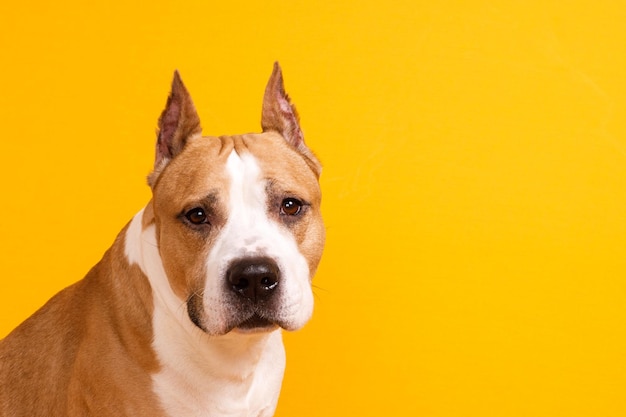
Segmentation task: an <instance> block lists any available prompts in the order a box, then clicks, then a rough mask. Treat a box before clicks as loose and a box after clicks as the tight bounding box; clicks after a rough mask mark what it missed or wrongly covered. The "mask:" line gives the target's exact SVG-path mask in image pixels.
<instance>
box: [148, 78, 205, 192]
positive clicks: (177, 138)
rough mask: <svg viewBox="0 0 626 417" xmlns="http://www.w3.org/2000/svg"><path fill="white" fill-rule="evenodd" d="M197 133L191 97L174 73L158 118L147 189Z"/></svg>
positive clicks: (198, 128)
mask: <svg viewBox="0 0 626 417" xmlns="http://www.w3.org/2000/svg"><path fill="white" fill-rule="evenodd" d="M201 132H202V128H201V127H200V118H199V117H198V113H197V112H196V108H195V106H194V105H193V101H192V100H191V96H190V95H189V92H188V91H187V89H186V88H185V85H184V84H183V81H182V80H181V78H180V74H179V73H178V71H175V72H174V79H173V81H172V91H171V92H170V95H169V97H168V98H167V103H166V105H165V110H163V113H161V117H159V130H158V133H157V144H156V156H155V159H154V171H153V172H152V173H151V174H150V176H149V177H148V183H149V184H150V186H154V184H155V182H156V178H157V177H158V176H159V174H160V173H161V171H162V170H163V168H164V167H165V166H166V165H167V163H168V162H169V161H170V160H171V159H172V158H174V157H175V156H176V155H178V154H179V153H180V152H181V151H182V150H183V148H184V147H185V144H186V143H187V139H189V138H190V137H191V136H193V135H196V134H200V133H201Z"/></svg>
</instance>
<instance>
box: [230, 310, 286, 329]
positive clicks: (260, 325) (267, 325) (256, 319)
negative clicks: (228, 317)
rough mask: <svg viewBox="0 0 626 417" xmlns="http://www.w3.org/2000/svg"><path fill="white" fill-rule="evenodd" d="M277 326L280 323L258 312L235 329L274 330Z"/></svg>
mask: <svg viewBox="0 0 626 417" xmlns="http://www.w3.org/2000/svg"><path fill="white" fill-rule="evenodd" d="M277 327H278V325H277V324H276V323H274V322H273V321H271V320H268V319H266V318H264V317H261V316H259V315H258V314H253V315H252V316H250V317H249V318H247V319H246V320H244V321H242V322H241V323H239V324H238V325H237V326H235V330H240V331H243V332H245V333H249V332H265V331H270V330H274V329H276V328H277Z"/></svg>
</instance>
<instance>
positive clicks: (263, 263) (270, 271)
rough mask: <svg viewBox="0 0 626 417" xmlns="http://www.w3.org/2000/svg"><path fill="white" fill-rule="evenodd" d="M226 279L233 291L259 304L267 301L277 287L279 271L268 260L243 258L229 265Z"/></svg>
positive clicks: (274, 264)
mask: <svg viewBox="0 0 626 417" xmlns="http://www.w3.org/2000/svg"><path fill="white" fill-rule="evenodd" d="M227 278H228V283H229V284H230V287H231V288H232V290H233V291H235V292H236V293H238V294H239V295H241V296H242V297H245V298H247V299H248V300H250V301H253V302H259V301H264V300H266V299H268V298H269V297H270V296H271V295H272V294H273V293H274V290H276V287H278V282H279V280H280V270H279V269H278V265H276V262H274V260H272V259H270V258H244V259H240V260H237V261H235V262H233V263H232V264H231V265H230V267H229V268H228V272H227Z"/></svg>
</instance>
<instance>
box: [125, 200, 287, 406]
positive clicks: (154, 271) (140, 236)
mask: <svg viewBox="0 0 626 417" xmlns="http://www.w3.org/2000/svg"><path fill="white" fill-rule="evenodd" d="M142 216H143V211H142V212H139V213H138V214H137V215H136V216H135V218H134V219H133V220H132V222H131V224H130V226H129V227H128V231H127V234H126V256H127V257H128V260H129V262H130V263H131V264H132V263H135V264H137V265H138V266H139V267H140V268H141V269H142V271H143V272H144V274H146V276H147V277H148V279H149V281H150V284H151V286H152V290H153V297H154V315H153V323H152V324H153V330H154V341H153V348H154V350H155V352H156V354H157V357H158V359H159V362H160V364H161V369H160V370H159V372H158V373H156V374H154V375H153V378H152V379H153V389H154V391H155V393H156V394H157V396H158V397H159V399H160V400H161V405H162V407H163V408H164V410H165V411H166V413H167V414H168V415H170V416H172V417H187V416H195V417H200V416H203V417H205V416H206V417H208V416H210V417H226V416H230V417H235V416H237V417H269V416H272V415H273V414H274V409H275V408H276V402H277V400H278V394H279V391H280V385H281V382H282V377H283V372H284V367H285V352H284V348H283V344H282V336H281V333H280V330H276V331H274V332H271V333H266V334H243V333H237V332H231V333H229V334H227V335H224V336H214V337H212V336H208V335H206V334H205V333H203V332H202V331H201V330H200V329H198V328H197V327H196V326H194V325H193V324H192V323H191V321H190V320H189V318H188V317H187V310H186V304H185V302H184V300H181V299H179V298H178V297H177V296H176V295H175V294H174V293H173V291H172V290H171V288H170V286H169V282H168V280H167V276H166V275H165V271H164V270H163V265H162V262H161V258H160V255H159V251H158V248H157V245H156V237H155V229H154V226H149V227H147V228H146V229H142V224H141V219H142Z"/></svg>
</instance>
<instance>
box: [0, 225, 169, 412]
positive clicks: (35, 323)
mask: <svg viewBox="0 0 626 417" xmlns="http://www.w3.org/2000/svg"><path fill="white" fill-rule="evenodd" d="M125 230H126V229H124V230H123V231H122V232H121V233H120V235H119V236H118V238H117V240H116V241H115V244H114V245H113V246H112V247H111V249H110V250H109V251H108V252H107V253H106V254H105V255H104V257H103V259H102V260H101V261H100V262H99V263H98V264H97V265H96V266H95V267H94V268H93V269H92V270H91V271H90V272H89V273H88V274H87V276H86V277H85V279H83V280H82V281H79V282H78V283H76V284H74V285H72V286H70V287H68V288H66V289H65V290H63V291H61V292H60V293H59V294H57V295H56V296H55V297H53V298H52V299H51V300H50V301H48V303H47V304H46V305H44V306H43V307H42V308H41V309H40V310H39V311H37V312H36V313H35V314H33V315H32V316H31V317H30V318H29V319H28V320H26V321H25V322H24V323H22V324H21V325H20V326H19V327H17V328H16V329H15V330H14V331H13V332H12V333H11V334H10V335H9V336H7V337H6V338H5V339H3V340H2V341H0V415H1V416H3V417H22V416H23V417H39V416H41V417H44V416H45V417H50V416H63V415H73V416H85V415H94V414H97V415H98V416H120V415H145V416H148V415H150V416H159V415H160V414H159V410H158V409H157V408H156V406H155V405H154V404H157V401H156V398H153V400H150V398H151V397H154V394H153V393H152V392H151V385H150V373H151V372H154V371H156V370H158V367H159V365H158V363H157V361H156V358H155V356H154V353H153V352H152V350H151V348H150V343H151V340H152V328H151V320H152V319H151V317H152V294H151V289H150V286H149V284H148V281H147V278H146V277H145V276H144V275H143V274H142V273H141V271H140V270H139V268H138V267H136V266H130V265H129V264H128V263H127V262H126V261H125V259H126V258H125V256H124V248H123V246H124V238H123V237H124V233H125ZM121 381H124V382H123V383H120V382H121ZM137 398H145V399H146V401H141V402H139V403H138V402H137ZM44 404H45V406H42V405H44ZM102 404H106V406H103V405H102ZM151 404H152V405H151ZM18 410H19V411H18Z"/></svg>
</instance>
